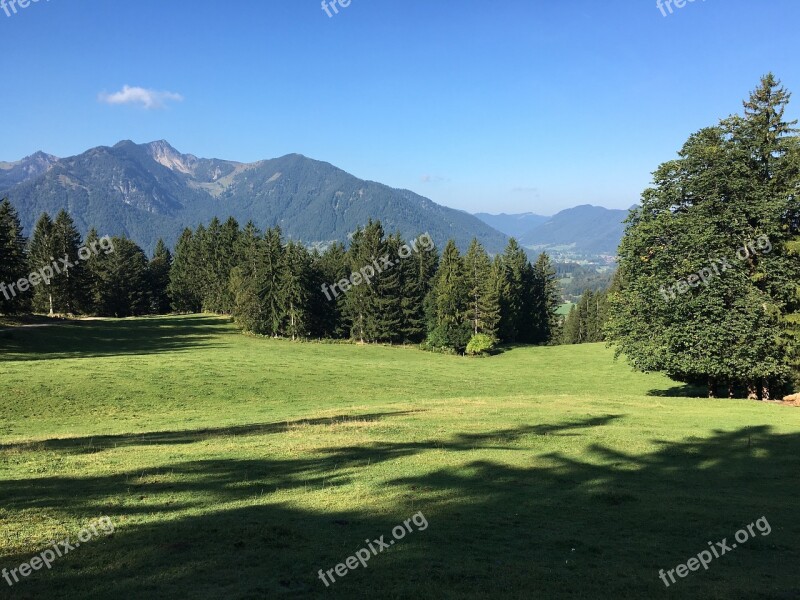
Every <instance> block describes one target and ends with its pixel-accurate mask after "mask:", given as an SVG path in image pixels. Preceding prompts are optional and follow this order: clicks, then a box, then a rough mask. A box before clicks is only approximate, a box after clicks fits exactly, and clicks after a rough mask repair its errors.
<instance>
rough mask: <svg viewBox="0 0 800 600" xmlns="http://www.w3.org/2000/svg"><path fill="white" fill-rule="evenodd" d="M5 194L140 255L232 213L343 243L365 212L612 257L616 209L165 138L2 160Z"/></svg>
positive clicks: (444, 236)
mask: <svg viewBox="0 0 800 600" xmlns="http://www.w3.org/2000/svg"><path fill="white" fill-rule="evenodd" d="M3 197H8V198H9V199H10V200H11V202H12V204H13V205H14V206H15V207H16V209H17V211H18V212H19V215H20V219H21V221H22V225H23V227H24V228H25V231H26V233H28V234H30V232H31V231H32V230H33V226H34V224H35V222H36V220H37V219H38V218H39V216H40V215H41V213H42V212H48V213H50V215H51V216H54V215H55V214H56V213H57V212H58V211H59V210H61V209H65V210H67V212H69V213H70V214H71V215H72V218H73V219H74V221H75V223H76V225H77V227H78V229H79V230H80V231H81V233H83V234H85V233H86V232H87V231H88V229H89V228H90V227H95V228H96V229H97V230H98V232H99V233H100V235H106V234H108V235H124V236H126V237H129V238H130V239H132V240H134V241H135V242H136V243H138V244H139V245H141V246H142V247H143V248H144V249H145V250H146V251H148V252H151V251H152V249H153V248H154V247H155V245H156V242H157V241H158V239H159V238H163V239H164V241H165V242H167V244H168V245H170V246H172V245H174V243H175V241H176V240H177V238H178V236H179V235H180V232H181V231H182V230H183V229H184V228H185V227H196V226H197V225H198V224H200V223H208V221H210V220H211V219H212V218H213V217H218V218H220V219H223V220H224V219H227V218H228V217H229V216H232V217H234V218H236V219H237V220H238V221H239V223H240V224H241V225H244V224H245V223H246V222H247V221H250V220H252V221H253V222H254V223H255V224H256V225H257V226H258V227H259V228H261V229H264V228H266V227H271V226H280V227H281V229H282V231H283V233H284V235H285V236H286V237H288V238H291V239H294V240H298V241H301V242H303V243H305V244H308V245H318V246H325V245H327V244H329V243H331V242H333V241H342V242H345V241H346V240H347V239H348V236H350V235H351V234H352V233H353V232H354V231H355V230H356V229H357V228H358V227H359V226H363V225H365V224H366V223H367V221H368V220H369V219H370V218H372V219H379V220H380V221H381V222H382V223H383V226H384V229H385V230H386V232H387V233H394V232H399V233H400V234H402V235H403V236H404V237H405V238H406V239H412V238H414V237H416V236H418V235H420V234H421V233H425V232H427V233H429V234H430V235H431V236H432V238H433V239H434V241H435V242H436V244H437V245H439V246H440V247H441V246H442V245H443V244H444V243H445V242H446V241H447V240H448V239H451V238H452V239H454V240H455V241H456V243H457V245H458V246H459V248H461V249H462V250H466V248H467V246H468V245H469V243H470V241H471V240H472V238H473V237H474V238H477V239H478V240H479V241H480V242H481V243H482V244H483V245H484V247H485V248H486V249H487V251H488V252H490V253H492V254H494V253H499V252H502V251H503V249H504V247H505V245H506V244H507V242H508V238H509V237H512V236H513V237H516V238H517V239H518V240H519V241H520V243H521V244H522V245H524V246H525V247H527V248H528V249H529V250H530V251H531V253H538V251H541V250H555V251H567V252H574V253H586V254H614V253H615V251H616V247H617V245H618V243H619V240H620V238H621V236H622V225H621V221H622V219H623V218H624V217H625V214H626V211H614V210H608V209H605V208H601V207H592V206H579V207H576V208H573V209H568V210H566V211H562V212H560V213H558V214H557V215H555V216H553V217H545V216H542V215H537V214H534V213H523V214H518V215H505V214H501V215H490V214H486V213H479V214H478V215H471V214H469V213H467V212H464V211H460V210H455V209H452V208H447V207H444V206H441V205H439V204H436V203H434V202H433V201H431V200H429V199H428V198H425V197H423V196H420V195H418V194H415V193H414V192H411V191H409V190H403V189H395V188H391V187H389V186H386V185H383V184H381V183H377V182H374V181H365V180H362V179H358V178H357V177H355V176H353V175H350V174H349V173H346V172H345V171H343V170H341V169H339V168H337V167H335V166H333V165H331V164H329V163H326V162H322V161H318V160H313V159H310V158H307V157H305V156H302V155H300V154H289V155H286V156H282V157H280V158H274V159H268V160H261V161H257V162H253V163H243V162H236V161H231V160H222V159H215V158H210V159H208V158H198V157H196V156H194V155H192V154H183V153H181V152H178V151H177V150H176V149H175V148H173V147H172V146H171V145H170V144H169V143H168V142H166V141H164V140H161V141H157V142H151V143H147V144H135V143H134V142H131V141H128V140H126V141H122V142H119V143H118V144H116V145H114V146H99V147H96V148H92V149H90V150H87V151H86V152H84V153H82V154H79V155H77V156H71V157H67V158H58V157H56V156H53V155H51V154H46V153H44V152H37V153H35V154H32V155H31V156H28V157H26V158H23V159H21V160H18V161H15V162H0V198H3Z"/></svg>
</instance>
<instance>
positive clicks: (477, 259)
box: [464, 238, 499, 337]
mask: <svg viewBox="0 0 800 600" xmlns="http://www.w3.org/2000/svg"><path fill="white" fill-rule="evenodd" d="M464 276H465V280H466V286H467V296H468V298H469V303H468V309H467V313H468V320H469V323H470V327H471V329H472V333H473V334H478V333H485V334H487V335H489V336H491V337H494V334H495V333H496V332H495V331H494V327H491V326H489V327H487V316H489V321H492V320H493V318H492V315H486V314H485V312H484V311H486V310H487V309H488V310H490V311H491V310H492V309H491V307H490V306H487V301H488V303H489V304H490V305H491V304H492V303H494V302H497V301H498V300H499V299H498V298H496V296H495V295H493V296H492V297H491V298H489V296H490V294H491V293H492V292H496V288H494V286H493V285H492V284H493V283H494V282H493V281H492V263H491V261H490V260H489V255H488V254H486V250H484V249H483V246H481V244H480V242H478V240H477V239H475V238H473V239H472V243H471V244H470V246H469V249H468V250H467V253H466V254H465V255H464Z"/></svg>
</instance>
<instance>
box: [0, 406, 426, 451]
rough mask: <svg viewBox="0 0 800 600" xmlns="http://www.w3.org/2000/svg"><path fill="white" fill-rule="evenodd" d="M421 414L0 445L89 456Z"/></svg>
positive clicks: (2, 448)
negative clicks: (113, 450) (136, 448)
mask: <svg viewBox="0 0 800 600" xmlns="http://www.w3.org/2000/svg"><path fill="white" fill-rule="evenodd" d="M419 412H424V411H423V410H403V411H394V412H383V413H368V414H355V415H354V414H347V415H337V416H335V417H322V418H319V419H298V420H296V421H279V422H276V423H257V424H252V425H234V426H230V427H208V428H203V429H184V430H181V431H150V432H146V433H124V434H117V435H93V436H84V437H71V438H54V439H49V440H41V441H36V442H18V443H10V444H0V452H4V451H5V452H9V451H11V452H31V451H39V450H50V451H59V452H64V453H67V454H92V453H95V452H100V451H102V450H108V449H109V448H124V447H127V446H158V445H168V446H169V445H179V444H194V443H196V442H201V441H204V440H209V439H213V438H221V437H237V436H253V435H269V434H275V433H285V432H286V431H289V430H290V429H292V428H293V427H298V426H310V425H335V424H340V423H346V422H348V421H358V422H362V421H368V422H374V421H380V420H381V419H384V418H386V417H398V416H405V415H410V414H414V413H419Z"/></svg>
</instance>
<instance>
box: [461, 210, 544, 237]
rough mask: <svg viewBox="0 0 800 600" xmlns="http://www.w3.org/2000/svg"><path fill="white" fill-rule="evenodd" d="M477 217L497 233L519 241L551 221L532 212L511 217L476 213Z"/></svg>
mask: <svg viewBox="0 0 800 600" xmlns="http://www.w3.org/2000/svg"><path fill="white" fill-rule="evenodd" d="M475 216H476V217H478V218H479V219H480V220H481V221H483V222H484V223H486V224H487V225H490V226H491V227H494V228H495V229H497V231H501V232H503V233H505V234H506V235H507V236H509V237H514V238H517V240H519V239H520V238H521V237H522V236H523V235H525V234H526V233H527V232H529V231H530V230H532V229H533V228H534V227H536V226H538V225H541V224H542V223H546V222H547V221H549V220H550V219H551V217H545V216H544V215H537V214H534V213H530V212H528V213H520V214H511V215H507V214H505V213H500V214H499V215H492V214H489V213H475Z"/></svg>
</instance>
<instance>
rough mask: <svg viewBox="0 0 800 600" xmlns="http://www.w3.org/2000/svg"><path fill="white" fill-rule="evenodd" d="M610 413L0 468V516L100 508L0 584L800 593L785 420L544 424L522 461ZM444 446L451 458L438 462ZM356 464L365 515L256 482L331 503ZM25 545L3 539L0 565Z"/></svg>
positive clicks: (244, 595)
mask: <svg viewBox="0 0 800 600" xmlns="http://www.w3.org/2000/svg"><path fill="white" fill-rule="evenodd" d="M616 418H617V417H615V416H613V415H609V416H607V417H603V418H600V419H593V420H587V421H583V422H575V423H564V424H555V425H532V426H522V427H519V428H515V429H507V430H500V431H495V432H487V433H485V434H481V435H474V434H458V435H454V436H452V437H450V438H447V439H430V440H426V441H422V442H396V443H390V442H380V443H371V444H366V445H363V446H357V447H349V448H335V449H328V450H326V451H323V452H321V453H320V455H319V457H318V458H314V459H309V458H298V459H292V460H275V459H271V458H269V457H264V458H261V459H252V460H210V461H198V462H188V463H174V464H168V465H166V466H164V467H163V468H160V469H158V470H155V471H152V472H144V473H143V472H141V471H137V472H128V473H124V474H117V475H110V476H90V477H80V478H78V477H75V478H72V477H45V478H31V479H28V480H13V481H3V482H2V483H0V506H2V508H3V511H2V512H0V516H3V517H4V518H6V519H7V518H9V516H10V515H11V514H20V513H21V512H22V511H29V512H30V511H35V512H36V513H44V514H59V513H62V512H63V513H66V514H68V515H71V516H74V517H76V518H79V519H80V520H82V521H86V522H88V521H90V520H91V519H94V518H97V517H99V516H101V515H109V516H110V517H112V518H113V519H114V522H115V523H116V525H117V531H116V533H115V534H114V535H113V536H112V537H108V538H102V539H98V540H95V541H92V542H90V543H87V544H85V545H84V546H81V548H80V549H79V550H77V551H75V552H74V553H71V554H70V555H68V556H66V557H64V558H62V559H60V560H59V561H58V562H57V563H56V564H54V566H53V569H52V571H49V572H38V573H35V574H34V575H33V576H31V577H30V578H29V579H28V580H26V581H24V582H22V583H20V584H18V585H16V586H15V587H14V588H5V589H3V588H2V586H0V597H7V598H14V599H23V598H45V597H46V598H87V599H95V598H98V599H99V598H103V599H105V598H110V599H118V598H119V599H127V598H158V599H161V598H170V599H173V598H174V599H182V598H234V599H256V598H259V599H260V598H267V597H269V598H272V597H289V598H348V599H350V598H374V597H375V596H376V595H377V596H380V597H386V598H423V599H427V598H431V599H433V598H437V599H438V598H445V599H450V598H453V599H455V598H459V599H461V598H502V599H509V598H510V599H520V600H522V599H525V600H528V599H529V598H532V597H536V598H635V599H637V600H638V599H641V598H668V597H680V598H709V599H715V598H764V599H766V598H775V599H777V598H797V597H798V595H800V583H798V580H797V577H796V565H797V564H798V559H800V553H799V552H798V541H797V540H798V538H800V515H798V511H797V510H796V506H794V502H795V499H796V496H797V491H798V489H799V488H798V473H799V472H800V469H798V467H800V434H797V433H792V434H777V433H775V432H773V431H772V430H771V429H770V428H769V427H768V426H758V427H751V428H748V429H742V430H736V431H717V432H715V433H714V434H713V435H711V436H709V437H704V438H699V437H698V438H691V439H686V440H684V441H682V442H678V443H667V442H655V443H656V447H655V448H651V449H649V450H641V449H640V450H638V452H637V453H636V454H634V453H633V452H634V449H632V450H631V453H622V452H619V451H614V450H610V449H608V448H605V447H601V446H593V447H590V448H589V449H588V450H587V449H586V448H584V447H582V446H581V447H576V448H570V449H567V448H568V447H567V446H564V445H563V444H564V443H565V442H566V440H564V441H563V442H562V441H560V438H559V439H558V440H555V442H554V443H551V444H550V445H549V446H548V447H558V448H560V449H562V450H561V451H559V452H544V453H543V454H541V455H538V462H537V465H536V466H533V462H534V459H536V458H537V456H534V455H533V454H531V447H536V446H537V445H538V443H539V441H538V440H539V439H540V438H544V437H546V436H551V435H553V436H559V435H568V434H571V433H575V432H577V431H580V430H584V431H585V430H587V429H591V428H595V427H602V426H604V425H605V424H607V423H610V422H611V421H613V420H615V419H616ZM523 438H532V439H527V440H526V442H527V446H521V445H520V446H515V445H514V444H513V442H515V441H520V440H522V439H523ZM569 440H573V438H569ZM481 448H504V449H506V450H507V451H508V452H521V453H525V454H530V457H529V458H530V461H531V463H532V466H529V467H520V466H510V465H508V464H503V463H500V462H493V461H486V460H469V453H471V452H473V451H474V450H476V449H481ZM544 448H545V449H546V448H547V447H544ZM462 454H464V456H461V455H462ZM408 456H418V457H419V466H418V467H416V468H415V469H414V470H415V472H418V473H419V475H414V476H408V475H403V476H400V475H399V474H396V475H395V474H393V470H392V468H393V463H392V461H393V460H395V459H397V458H398V457H408ZM576 457H581V458H582V459H578V458H576ZM451 458H452V459H453V460H452V461H451V460H450V459H451ZM542 458H545V459H546V460H545V461H542ZM458 459H460V461H461V463H463V464H462V465H461V466H459V467H457V468H456V467H453V466H447V465H452V464H453V462H458ZM367 465H370V466H373V467H375V468H376V471H375V472H376V473H379V474H380V475H381V476H383V477H385V480H386V483H385V485H384V486H382V487H381V488H379V490H380V491H379V492H378V493H380V494H382V497H381V498H378V499H377V500H378V501H379V505H381V510H380V511H379V513H376V512H367V511H365V510H363V509H362V508H361V506H359V505H358V504H354V505H352V506H350V507H349V508H348V509H347V510H334V509H330V510H328V511H326V512H324V513H323V512H311V511H306V510H302V509H300V508H298V506H299V505H300V502H298V501H293V502H287V501H286V497H285V496H282V497H281V498H279V499H278V498H276V499H273V498H272V496H273V494H274V493H275V492H276V491H277V490H285V489H287V488H294V489H295V490H305V491H306V492H307V493H309V494H311V493H314V494H317V496H316V497H315V502H314V503H315V504H316V505H320V504H322V503H323V498H327V497H330V499H331V501H332V502H331V504H330V505H331V506H336V503H335V502H334V500H335V499H336V498H341V497H342V494H345V493H346V492H347V489H346V488H344V487H343V486H345V485H346V484H351V483H357V480H358V478H359V475H360V473H361V471H360V468H361V467H367ZM295 493H297V491H296V492H295ZM320 494H324V495H325V496H322V497H321V496H319V495H320ZM350 494H351V497H353V498H357V497H358V495H357V493H354V492H352V491H350ZM181 495H182V496H183V500H182V501H181V502H176V501H175V500H174V498H175V496H178V497H180V496H181ZM371 500H375V499H374V498H373V499H371ZM236 502H249V503H251V504H256V503H257V504H258V505H257V506H252V505H251V506H246V507H242V506H241V505H239V506H237V505H236V504H235V503H236ZM381 502H382V504H381ZM225 503H228V504H227V505H226V504H225ZM187 509H191V510H187ZM179 511H180V512H181V514H178V513H179ZM417 511H422V512H423V514H424V516H425V518H426V519H427V521H428V523H429V527H428V528H426V529H425V530H424V531H416V530H415V531H413V532H412V533H408V534H406V536H405V538H404V539H403V540H402V541H398V542H397V543H396V545H394V546H392V547H391V548H390V549H388V550H385V551H384V552H382V553H381V554H379V555H377V556H374V557H373V558H371V560H370V562H369V564H368V568H366V569H363V568H361V567H359V568H358V569H356V570H354V571H352V572H350V573H348V574H347V575H346V576H345V577H342V578H339V577H337V581H336V583H335V584H333V585H331V587H329V588H326V587H325V585H324V584H323V583H322V582H321V581H320V580H319V579H318V578H317V572H318V570H319V569H324V570H328V569H330V568H333V567H334V566H335V565H336V564H337V563H340V562H343V561H344V560H345V559H346V558H347V556H349V555H351V554H353V553H354V552H355V551H356V550H358V549H359V548H361V547H363V546H365V545H366V542H365V540H366V539H369V540H374V539H376V538H379V537H380V536H382V535H383V536H385V539H386V541H387V542H388V540H390V539H392V534H391V531H392V528H393V527H395V526H396V525H398V524H400V523H401V522H402V520H404V519H407V518H409V517H411V515H412V514H414V513H416V512H417ZM187 513H191V514H188V515H187ZM152 514H157V515H159V516H160V517H161V521H160V522H159V523H155V524H153V523H150V524H146V525H134V524H130V522H129V521H130V519H129V517H131V516H132V515H137V516H139V515H141V516H142V517H144V516H146V515H152ZM762 516H765V517H766V518H767V519H768V521H769V524H770V525H771V527H772V532H771V534H770V535H769V536H768V537H763V536H762V535H760V534H759V533H758V532H756V537H755V539H751V540H749V541H748V542H747V543H745V544H741V547H739V548H738V549H734V550H731V551H730V552H729V553H727V554H726V555H725V556H721V557H720V558H719V559H717V560H714V561H713V562H712V563H711V564H710V565H709V570H708V571H703V570H700V571H699V572H696V573H695V572H690V573H689V576H688V577H686V578H685V579H678V580H677V583H676V584H674V585H673V586H672V587H671V588H670V589H666V588H665V587H664V584H663V583H662V582H661V581H660V579H659V578H658V570H659V569H661V568H663V569H673V568H675V566H676V565H678V564H679V563H685V562H686V561H687V560H688V559H689V558H691V557H692V556H695V555H697V554H698V552H700V551H702V550H705V549H707V547H708V545H707V542H708V541H709V540H713V541H719V540H722V539H723V538H727V539H728V541H729V543H730V541H732V539H733V536H734V533H735V532H736V531H737V530H738V529H740V528H742V527H744V526H746V525H747V524H749V523H752V522H754V521H755V520H757V519H758V518H760V517H762ZM414 529H416V527H414ZM29 558H30V557H29V556H24V555H14V556H2V557H0V566H7V567H11V566H14V565H18V564H20V563H21V562H23V561H26V560H29ZM0 583H2V582H0Z"/></svg>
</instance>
